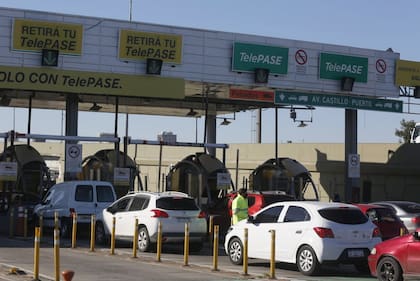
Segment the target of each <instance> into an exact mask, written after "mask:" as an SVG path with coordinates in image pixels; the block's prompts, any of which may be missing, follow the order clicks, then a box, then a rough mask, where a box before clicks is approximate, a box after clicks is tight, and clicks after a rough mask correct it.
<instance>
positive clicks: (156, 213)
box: [152, 210, 169, 218]
mask: <svg viewBox="0 0 420 281" xmlns="http://www.w3.org/2000/svg"><path fill="white" fill-rule="evenodd" d="M152 213H153V215H152V218H168V217H169V215H168V213H167V212H164V211H162V210H152Z"/></svg>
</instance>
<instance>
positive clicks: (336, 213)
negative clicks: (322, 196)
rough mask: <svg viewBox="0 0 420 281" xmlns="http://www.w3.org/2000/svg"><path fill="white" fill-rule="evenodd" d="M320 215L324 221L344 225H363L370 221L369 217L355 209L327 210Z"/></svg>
mask: <svg viewBox="0 0 420 281" xmlns="http://www.w3.org/2000/svg"><path fill="white" fill-rule="evenodd" d="M318 213H319V214H320V215H321V217H323V218H324V219H327V220H329V221H333V222H336V223H342V224H362V223H365V222H367V221H368V217H367V216H365V215H364V214H363V213H362V211H360V210H359V209H355V208H327V209H321V210H319V211H318Z"/></svg>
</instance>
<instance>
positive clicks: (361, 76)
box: [319, 53, 369, 83]
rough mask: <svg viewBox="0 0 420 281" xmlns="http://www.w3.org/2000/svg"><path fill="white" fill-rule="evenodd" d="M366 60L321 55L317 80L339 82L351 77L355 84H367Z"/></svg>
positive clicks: (367, 63)
mask: <svg viewBox="0 0 420 281" xmlns="http://www.w3.org/2000/svg"><path fill="white" fill-rule="evenodd" d="M368 65H369V61H368V58H364V57H353V56H343V55H336V54H328V53H321V55H320V58H319V78H322V79H331V80H341V78H343V77H352V78H354V80H355V81H356V82H363V83H366V82H367V77H368Z"/></svg>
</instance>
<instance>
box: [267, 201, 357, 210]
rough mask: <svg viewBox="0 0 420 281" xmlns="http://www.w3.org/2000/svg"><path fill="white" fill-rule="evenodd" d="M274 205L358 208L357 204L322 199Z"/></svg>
mask: <svg viewBox="0 0 420 281" xmlns="http://www.w3.org/2000/svg"><path fill="white" fill-rule="evenodd" d="M273 205H286V206H289V205H297V206H302V207H307V208H311V209H316V210H319V209H326V208H353V209H358V208H357V207H356V206H354V205H352V204H346V203H341V202H322V201H283V202H276V203H273V204H271V205H270V206H273Z"/></svg>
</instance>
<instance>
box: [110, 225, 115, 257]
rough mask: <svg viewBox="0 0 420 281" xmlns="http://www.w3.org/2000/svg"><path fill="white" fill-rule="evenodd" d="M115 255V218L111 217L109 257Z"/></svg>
mask: <svg viewBox="0 0 420 281" xmlns="http://www.w3.org/2000/svg"><path fill="white" fill-rule="evenodd" d="M113 254H115V217H112V231H111V255H113Z"/></svg>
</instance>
